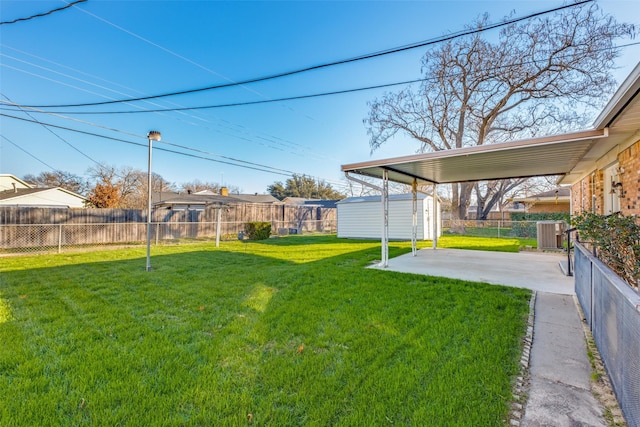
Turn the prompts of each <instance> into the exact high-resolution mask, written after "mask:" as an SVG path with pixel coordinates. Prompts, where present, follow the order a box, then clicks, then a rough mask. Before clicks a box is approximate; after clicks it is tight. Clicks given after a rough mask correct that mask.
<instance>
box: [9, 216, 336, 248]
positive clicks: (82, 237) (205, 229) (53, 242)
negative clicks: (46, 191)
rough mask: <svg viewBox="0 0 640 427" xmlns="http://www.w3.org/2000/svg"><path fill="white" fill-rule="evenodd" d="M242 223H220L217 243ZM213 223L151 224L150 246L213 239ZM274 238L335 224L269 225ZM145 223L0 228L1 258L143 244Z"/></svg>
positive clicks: (230, 236)
mask: <svg viewBox="0 0 640 427" xmlns="http://www.w3.org/2000/svg"><path fill="white" fill-rule="evenodd" d="M244 224H245V222H237V221H221V222H220V239H221V240H235V239H237V238H238V233H240V232H241V231H243V230H244ZM217 229H218V224H217V223H216V222H215V221H214V222H154V223H151V243H152V244H155V245H161V244H167V243H176V242H179V241H181V240H194V239H203V240H207V239H215V238H216V232H217ZM271 230H272V233H273V234H281V235H282V234H303V233H306V234H309V233H335V232H336V221H335V220H329V219H325V220H304V221H271ZM146 241H147V223H145V222H128V223H97V224H93V223H91V224H89V223H85V224H75V223H71V224H11V225H0V254H5V255H6V254H20V253H42V252H63V251H65V250H75V249H82V248H99V247H105V246H127V245H141V244H146Z"/></svg>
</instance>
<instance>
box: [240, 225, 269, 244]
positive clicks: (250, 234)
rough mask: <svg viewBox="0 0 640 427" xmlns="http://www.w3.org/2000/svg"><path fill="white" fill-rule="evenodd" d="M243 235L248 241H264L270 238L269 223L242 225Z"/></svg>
mask: <svg viewBox="0 0 640 427" xmlns="http://www.w3.org/2000/svg"><path fill="white" fill-rule="evenodd" d="M244 234H245V236H247V238H248V239H249V240H265V239H268V238H269V236H271V223H270V222H247V223H245V224H244Z"/></svg>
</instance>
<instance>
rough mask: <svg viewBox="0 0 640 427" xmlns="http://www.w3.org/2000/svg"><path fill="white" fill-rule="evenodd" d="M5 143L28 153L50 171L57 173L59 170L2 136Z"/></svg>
mask: <svg viewBox="0 0 640 427" xmlns="http://www.w3.org/2000/svg"><path fill="white" fill-rule="evenodd" d="M0 136H1V137H2V138H3V139H4V140H5V141H7V142H8V143H9V144H12V145H13V146H15V147H16V148H17V149H18V150H20V151H22V152H24V153H26V154H27V155H29V156H31V157H33V158H34V159H36V160H37V161H39V162H40V163H42V164H43V165H45V166H46V167H48V168H49V169H51V170H52V171H56V170H57V169H56V168H54V167H53V166H51V165H50V164H48V163H46V162H45V161H44V160H42V159H39V158H38V157H36V156H35V155H33V154H31V153H30V152H28V151H27V150H25V149H24V148H22V147H20V146H19V145H18V144H16V143H15V142H13V141H11V140H10V139H9V138H7V137H6V136H4V135H0Z"/></svg>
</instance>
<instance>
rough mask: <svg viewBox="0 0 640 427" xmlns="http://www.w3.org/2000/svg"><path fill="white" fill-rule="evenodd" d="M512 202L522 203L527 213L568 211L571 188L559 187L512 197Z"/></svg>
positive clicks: (569, 208)
mask: <svg viewBox="0 0 640 427" xmlns="http://www.w3.org/2000/svg"><path fill="white" fill-rule="evenodd" d="M513 202H514V203H518V204H522V205H523V206H524V209H525V212H527V213H569V212H570V211H571V206H570V205H571V190H570V189H569V188H567V187H561V188H557V189H555V190H550V191H545V192H543V193H538V194H534V195H532V196H529V197H522V198H517V199H513Z"/></svg>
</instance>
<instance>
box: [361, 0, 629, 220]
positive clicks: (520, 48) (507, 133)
mask: <svg viewBox="0 0 640 427" xmlns="http://www.w3.org/2000/svg"><path fill="white" fill-rule="evenodd" d="M487 23H488V17H487V16H486V15H485V16H484V17H482V18H481V19H479V20H478V21H477V22H476V23H475V25H474V26H473V27H477V28H478V29H482V28H483V27H484V26H485V25H486V24H487ZM634 35H635V28H634V26H632V25H627V24H619V23H617V22H616V21H615V20H614V19H613V18H612V17H610V16H606V15H604V14H602V13H601V11H600V10H599V8H598V7H597V6H596V5H595V4H592V3H591V4H582V5H576V6H574V7H572V8H568V9H563V10H562V11H559V12H556V13H555V14H554V15H553V16H551V17H537V18H534V19H530V20H527V21H524V22H521V23H515V24H511V25H508V26H506V27H503V29H502V30H501V31H500V34H499V37H498V40H497V41H496V42H495V43H491V42H489V41H487V40H485V39H483V37H482V33H476V34H474V35H471V36H466V37H462V38H456V39H453V40H450V41H447V42H444V43H442V44H441V45H439V46H438V48H436V49H434V50H430V51H428V52H427V53H426V54H425V56H424V57H423V60H422V73H423V76H424V80H423V82H422V83H421V85H420V87H419V88H418V89H412V88H411V87H407V88H405V89H404V90H401V91H400V92H397V93H388V94H385V95H384V96H383V97H382V98H381V99H377V100H375V101H373V102H371V103H370V112H369V116H368V117H367V118H366V119H365V120H364V123H365V125H367V127H368V133H369V135H370V146H371V149H372V151H373V150H375V149H377V148H378V147H380V146H381V145H382V144H384V143H386V142H387V141H389V140H390V139H392V138H393V137H394V136H395V135H397V134H403V135H408V136H410V137H411V138H413V139H416V140H418V141H419V142H420V143H421V150H420V151H421V152H426V151H440V150H450V149H455V148H462V147H467V146H474V145H483V144H491V143H499V142H504V141H508V140H511V139H514V138H523V137H534V136H538V135H540V134H542V133H543V132H546V133H550V132H558V131H560V130H562V131H568V130H571V129H576V128H579V127H582V126H584V124H585V122H586V120H587V118H588V117H589V115H590V113H592V112H595V111H597V110H598V109H599V108H600V107H601V106H602V104H603V102H604V100H605V97H606V95H608V94H610V93H611V92H612V91H613V89H614V87H615V81H614V79H613V77H612V75H611V73H610V70H611V69H612V67H613V65H614V62H613V61H614V59H615V58H616V57H617V56H618V54H619V49H616V48H615V46H614V45H613V42H614V41H615V40H616V39H618V38H620V37H624V36H634ZM578 112H579V113H578ZM474 187H475V184H474V183H461V184H454V185H453V186H452V214H453V218H454V219H462V218H465V216H466V212H467V209H468V207H469V204H470V201H471V196H472V192H473V189H474Z"/></svg>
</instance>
